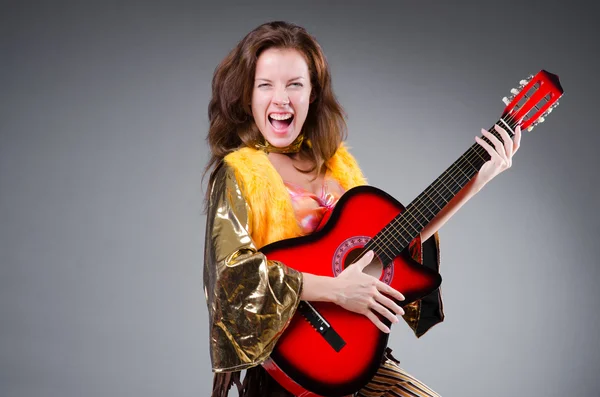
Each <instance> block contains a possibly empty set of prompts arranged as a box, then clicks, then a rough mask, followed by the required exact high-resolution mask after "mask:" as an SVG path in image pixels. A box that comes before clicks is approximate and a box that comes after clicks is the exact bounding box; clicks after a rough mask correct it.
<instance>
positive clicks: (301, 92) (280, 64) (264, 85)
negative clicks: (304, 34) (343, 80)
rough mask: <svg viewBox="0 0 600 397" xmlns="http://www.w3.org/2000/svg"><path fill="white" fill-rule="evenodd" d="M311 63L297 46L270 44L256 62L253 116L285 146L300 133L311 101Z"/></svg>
mask: <svg viewBox="0 0 600 397" xmlns="http://www.w3.org/2000/svg"><path fill="white" fill-rule="evenodd" d="M310 93H311V85H310V76H309V71H308V65H307V64H306V61H305V60H304V57H303V56H302V54H301V53H300V52H298V51H297V50H294V49H278V48H269V49H267V50H265V51H263V52H262V53H261V54H260V56H259V57H258V60H257V63H256V74H255V76H254V87H253V89H252V116H253V117H254V121H255V123H256V125H257V126H258V129H259V130H260V132H261V134H262V135H263V137H264V138H265V140H267V141H268V142H269V143H270V144H271V145H273V146H276V147H285V146H288V145H289V144H291V143H292V142H294V140H295V139H296V138H297V137H298V135H299V134H300V131H301V130H302V125H303V124H304V121H305V120H306V115H307V114H308V106H309V104H310Z"/></svg>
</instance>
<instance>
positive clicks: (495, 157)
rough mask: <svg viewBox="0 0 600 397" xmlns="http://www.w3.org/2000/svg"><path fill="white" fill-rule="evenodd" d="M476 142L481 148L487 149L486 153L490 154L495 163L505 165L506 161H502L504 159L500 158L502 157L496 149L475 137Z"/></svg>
mask: <svg viewBox="0 0 600 397" xmlns="http://www.w3.org/2000/svg"><path fill="white" fill-rule="evenodd" d="M475 140H476V141H477V143H478V144H480V145H481V147H483V148H484V149H485V151H486V152H488V154H489V155H490V157H491V158H492V160H493V161H494V163H496V164H503V163H504V162H505V161H504V159H502V157H500V155H498V152H496V151H495V150H494V148H492V147H491V146H490V145H489V144H488V143H487V142H486V141H484V140H483V139H481V138H480V137H478V136H476V137H475Z"/></svg>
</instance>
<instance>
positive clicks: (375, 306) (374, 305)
mask: <svg viewBox="0 0 600 397" xmlns="http://www.w3.org/2000/svg"><path fill="white" fill-rule="evenodd" d="M370 308H371V309H372V310H375V311H376V312H377V313H379V314H381V315H382V316H383V317H385V318H387V319H388V320H390V322H392V323H397V322H398V321H399V320H398V317H396V315H395V314H394V313H392V312H391V311H390V310H389V309H388V308H387V307H385V306H383V305H382V304H380V303H378V302H377V301H376V300H373V303H371V305H370Z"/></svg>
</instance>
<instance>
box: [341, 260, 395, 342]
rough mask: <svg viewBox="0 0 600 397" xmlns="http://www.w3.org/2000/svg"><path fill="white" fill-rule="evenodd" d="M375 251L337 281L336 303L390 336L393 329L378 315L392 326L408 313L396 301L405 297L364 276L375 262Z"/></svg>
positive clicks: (385, 285) (377, 280) (357, 262)
mask: <svg viewBox="0 0 600 397" xmlns="http://www.w3.org/2000/svg"><path fill="white" fill-rule="evenodd" d="M373 256H374V253H373V251H368V252H367V253H366V254H365V255H363V256H362V258H360V259H359V260H358V261H356V262H355V263H354V264H353V265H352V266H348V267H347V268H346V269H344V271H342V273H340V275H339V276H338V277H336V278H335V279H334V280H335V282H334V283H333V284H334V288H333V293H334V294H335V298H334V299H333V302H335V303H336V304H338V305H340V306H341V307H343V308H344V309H346V310H350V311H353V312H355V313H359V314H364V315H365V316H367V318H368V319H369V320H371V321H372V322H373V324H375V325H376V326H377V328H379V329H380V330H381V331H383V332H385V333H389V332H390V329H389V328H388V327H387V326H386V325H385V324H384V323H383V322H382V321H381V320H380V319H379V317H377V315H375V312H377V313H379V314H381V315H382V316H384V317H385V318H387V319H388V320H390V321H391V322H392V323H397V322H398V321H399V320H398V317H397V315H403V314H404V310H403V309H402V308H401V307H400V306H399V305H397V304H396V303H395V302H394V301H393V300H392V299H390V298H388V297H387V296H385V295H384V293H385V294H387V295H389V296H392V297H394V298H395V299H397V300H399V301H402V300H404V295H402V294H401V293H400V292H398V291H396V290H395V289H394V288H392V287H390V286H389V285H387V284H386V283H384V282H383V281H381V280H379V279H377V278H375V277H373V276H371V275H368V274H366V273H364V269H365V267H367V265H368V264H369V263H371V261H372V260H373Z"/></svg>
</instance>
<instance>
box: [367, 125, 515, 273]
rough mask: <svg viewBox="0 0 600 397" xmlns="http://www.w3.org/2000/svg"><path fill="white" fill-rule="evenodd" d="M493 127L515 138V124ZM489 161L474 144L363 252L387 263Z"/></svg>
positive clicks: (485, 152) (478, 146) (486, 154)
mask: <svg viewBox="0 0 600 397" xmlns="http://www.w3.org/2000/svg"><path fill="white" fill-rule="evenodd" d="M496 124H498V125H499V126H500V127H502V128H504V129H505V130H506V131H507V132H508V134H509V135H510V136H511V137H513V136H514V128H515V127H516V123H514V122H511V121H509V120H507V119H504V118H500V120H498V122H497V123H496ZM488 131H490V132H491V133H492V134H494V136H496V137H497V138H498V139H500V142H503V141H504V140H503V139H502V137H501V136H500V134H499V133H498V132H497V131H496V130H495V129H494V128H493V127H492V128H490V129H489V130H488ZM482 139H483V140H484V141H486V142H487V143H488V144H490V145H491V146H492V147H494V145H493V144H492V143H491V142H490V141H489V140H488V139H487V138H486V137H482ZM489 159H490V155H489V154H488V152H487V151H486V150H485V149H484V148H483V147H481V145H479V144H478V143H475V144H473V145H472V146H471V147H470V148H469V149H467V151H466V152H465V153H464V154H463V155H462V156H460V157H459V158H458V160H456V161H455V162H454V163H453V164H452V165H451V166H450V167H448V168H447V169H446V170H445V171H444V172H443V173H442V174H441V175H440V176H439V177H438V178H437V179H436V180H434V181H433V183H432V184H431V185H429V186H428V187H427V188H426V189H425V190H424V191H423V193H421V194H420V195H419V196H418V197H417V198H415V199H414V200H413V201H412V202H411V203H410V204H408V205H407V206H406V208H405V210H404V211H403V212H402V213H400V214H399V215H398V216H396V217H395V218H394V219H393V220H392V221H391V222H390V223H389V224H388V225H386V227H384V228H383V229H382V230H381V231H380V232H379V233H377V234H376V235H375V236H374V237H373V239H371V240H370V241H369V243H368V244H367V245H366V246H365V249H367V250H370V249H373V250H374V251H375V253H376V254H377V255H378V256H379V257H380V258H381V259H382V261H383V263H384V264H386V265H387V264H389V263H390V262H391V261H392V259H393V258H395V257H396V256H398V255H399V254H400V252H402V250H404V249H405V248H406V247H408V245H409V244H410V242H411V241H412V240H413V239H414V238H415V237H417V236H418V235H419V233H420V232H421V231H422V230H423V229H424V228H425V226H426V225H427V224H428V223H429V222H431V220H432V219H433V218H434V217H435V216H436V215H437V214H438V213H439V212H440V211H441V210H442V208H444V207H445V206H446V204H448V203H449V202H450V200H452V198H454V196H456V194H458V192H459V191H460V190H461V189H462V188H463V187H465V186H466V185H467V183H469V181H470V180H471V179H473V177H474V176H475V175H476V174H477V172H479V170H480V169H481V166H482V165H483V164H484V163H485V162H486V161H488V160H489Z"/></svg>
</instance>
